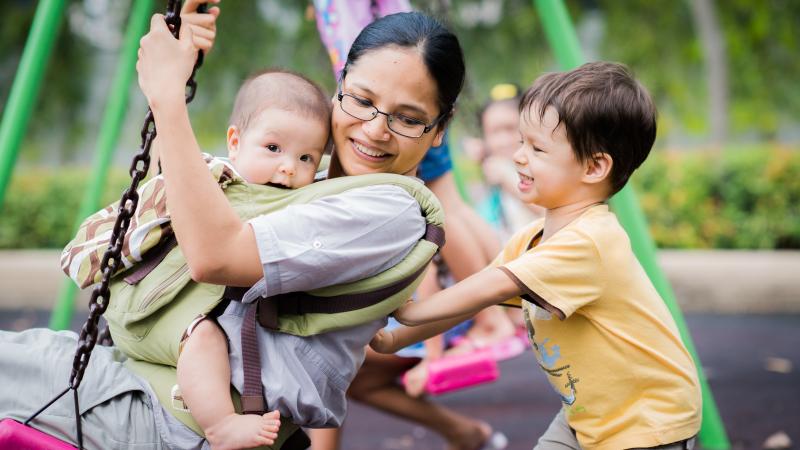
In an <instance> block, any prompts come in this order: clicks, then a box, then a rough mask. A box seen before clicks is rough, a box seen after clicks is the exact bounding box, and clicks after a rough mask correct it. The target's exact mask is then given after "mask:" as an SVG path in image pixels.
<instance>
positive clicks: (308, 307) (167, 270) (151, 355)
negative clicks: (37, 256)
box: [62, 160, 444, 448]
mask: <svg viewBox="0 0 800 450" xmlns="http://www.w3.org/2000/svg"><path fill="white" fill-rule="evenodd" d="M207 162H209V168H210V169H211V172H212V174H213V175H214V176H215V177H216V178H217V180H218V181H219V182H220V185H221V186H222V188H223V189H224V192H225V195H226V197H227V199H228V201H229V202H230V204H231V205H232V206H233V208H234V210H235V211H236V212H237V213H238V215H239V216H240V218H241V219H242V220H249V219H251V218H254V217H257V216H260V215H264V214H268V213H271V212H273V211H277V210H280V209H283V208H285V207H286V206H288V205H297V204H305V203H308V202H311V201H313V200H316V199H319V198H322V197H326V196H329V195H335V194H338V193H342V192H345V191H348V190H350V189H355V188H359V187H365V186H372V185H386V184H389V185H395V186H399V187H401V188H403V189H405V190H406V191H407V192H408V193H409V194H410V195H412V196H413V197H414V198H415V199H416V200H417V202H418V203H419V205H420V208H421V210H422V213H423V216H424V217H425V220H426V222H427V232H426V234H425V236H423V238H422V239H420V241H419V242H418V243H417V245H416V246H415V247H414V248H413V249H412V250H411V252H410V253H409V254H408V255H407V256H406V257H405V258H404V259H403V260H402V261H401V262H400V263H398V264H396V265H395V266H393V267H391V268H390V269H387V270H385V271H383V272H381V273H379V274H377V275H375V276H372V277H369V278H366V279H363V280H360V281H357V282H353V283H346V284H342V285H337V286H331V287H325V288H321V289H316V290H314V291H310V292H306V293H290V294H282V295H279V296H275V297H271V298H268V299H264V298H262V299H259V300H258V301H257V307H255V306H254V307H251V308H250V311H251V312H252V314H248V315H252V316H253V317H255V315H256V314H257V315H258V321H259V323H260V324H261V325H262V326H266V327H268V328H271V329H274V330H276V331H279V332H284V333H290V334H294V335H298V336H310V335H315V334H320V333H325V332H329V331H333V330H338V329H342V328H348V327H352V326H356V325H359V324H363V323H367V322H370V321H373V320H376V319H379V318H382V317H386V316H387V315H389V314H390V313H391V312H393V311H394V310H395V309H397V308H398V307H399V306H401V305H402V304H403V303H404V302H405V301H406V300H408V299H409V298H410V297H411V295H412V293H413V291H414V290H415V289H416V287H417V285H418V284H419V282H420V281H421V278H422V275H423V273H424V270H425V268H426V267H427V264H428V262H429V261H430V260H431V258H432V257H433V255H434V254H435V253H436V251H437V250H438V248H439V246H440V245H442V244H443V237H444V236H443V231H442V224H443V213H442V209H441V205H440V204H439V202H438V200H437V199H436V197H435V196H434V195H433V194H432V193H431V192H430V191H429V190H428V189H427V188H426V187H425V186H424V185H423V184H422V183H420V182H419V181H417V180H414V179H412V178H410V177H406V176H401V175H394V174H369V175H359V176H348V177H341V178H335V179H330V180H324V181H320V182H316V183H313V184H311V185H309V186H306V187H303V188H300V189H295V190H286V189H279V188H275V187H270V186H262V185H253V184H247V183H244V181H243V180H242V179H241V178H239V177H238V176H237V175H235V173H233V172H232V171H231V170H230V167H228V166H227V165H226V164H224V163H220V160H207ZM159 181H160V180H159V179H154V180H151V182H149V183H148V184H146V185H145V186H143V187H142V188H141V189H140V190H141V191H143V193H142V196H141V200H140V204H141V205H142V206H141V207H140V208H139V209H140V210H141V211H140V210H137V215H136V216H135V217H134V219H133V220H132V222H131V230H130V231H129V232H128V233H127V234H126V239H125V242H126V249H125V252H123V253H124V255H123V256H124V257H125V258H124V262H125V264H124V265H125V266H126V267H124V268H122V269H121V270H120V272H121V273H119V274H118V275H116V276H115V278H114V279H113V281H112V283H111V285H110V288H111V297H110V303H109V306H108V309H107V310H106V312H105V316H104V317H105V318H106V320H107V321H108V324H109V329H110V331H111V335H112V337H113V339H114V343H115V345H116V346H117V347H118V348H119V349H120V350H122V351H123V352H124V353H125V354H126V355H128V356H129V357H130V359H129V360H128V361H127V362H126V364H127V365H128V366H129V368H130V369H132V370H133V371H134V372H136V373H137V374H138V375H140V376H141V377H143V378H144V379H146V380H148V381H149V382H150V384H151V386H152V388H153V389H154V390H155V392H156V395H157V396H158V397H159V400H160V401H161V403H162V404H163V405H165V406H167V408H168V409H169V405H173V406H175V407H174V408H173V409H171V410H170V412H171V413H173V415H174V416H175V417H176V418H178V419H179V420H180V421H181V422H183V423H185V424H186V425H187V426H189V427H190V428H192V429H193V430H195V431H196V432H198V433H201V434H202V430H201V429H200V427H199V426H198V425H197V423H196V422H195V421H194V420H193V418H192V417H191V415H190V414H189V413H188V412H184V411H181V410H180V408H179V407H178V406H176V405H175V398H174V396H173V395H172V392H171V390H172V388H173V386H174V385H176V371H175V365H176V364H177V359H178V353H179V344H180V341H181V337H182V335H183V333H184V331H185V330H186V329H187V328H188V327H189V325H190V324H191V323H192V322H193V321H194V320H195V319H196V318H197V317H198V316H199V315H201V314H208V313H210V312H212V310H214V308H215V307H217V306H218V305H219V304H220V303H221V302H222V301H223V299H230V298H231V297H232V295H231V294H235V291H237V290H236V289H234V290H232V289H228V290H227V292H226V287H225V286H219V285H211V284H205V283H197V282H194V281H192V279H191V277H190V274H189V270H188V266H187V264H186V260H185V259H184V257H183V254H182V253H181V250H180V248H179V247H177V246H175V245H174V244H175V241H174V235H173V234H172V232H171V227H170V225H169V220H168V213H167V212H166V201H165V199H164V197H163V180H162V181H161V183H160V184H159ZM148 208H149V209H148ZM115 210H116V205H111V206H110V207H109V208H106V209H105V210H103V211H100V212H98V213H96V214H95V215H93V216H92V217H90V218H89V219H87V220H86V221H85V222H84V224H83V225H82V226H81V231H80V232H79V234H78V236H77V237H76V238H75V239H74V240H73V242H71V243H70V244H69V245H68V247H67V248H66V249H65V250H64V254H63V255H62V267H63V268H64V270H65V271H66V272H67V274H68V275H70V276H71V277H72V278H73V279H74V280H76V282H77V283H78V284H79V285H86V284H91V283H92V282H96V281H97V280H99V277H100V275H101V274H99V273H96V271H93V267H94V266H96V265H97V264H94V265H93V263H96V262H97V261H96V260H97V258H96V255H94V258H93V257H92V256H93V254H92V252H98V253H97V254H102V251H103V250H104V247H103V245H102V236H104V228H108V227H109V226H111V225H113V220H111V217H110V216H111V215H113V213H112V212H113V211H115ZM104 211H105V214H104ZM161 219H166V220H161ZM320 220H324V218H320ZM144 224H148V225H144ZM152 224H156V225H157V226H152ZM148 227H150V228H148ZM98 236H99V238H98ZM87 255H88V256H87ZM79 256H80V257H79ZM238 291H239V292H238V294H236V295H233V297H237V296H238V295H240V294H241V293H242V292H243V290H241V289H238ZM254 305H255V304H254ZM253 321H254V319H253ZM247 328H248V327H247V323H245V326H244V327H243V330H246V329H247ZM244 334H245V332H244V331H243V335H244ZM231 338H234V337H231ZM244 356H245V360H247V355H244ZM245 364H247V361H246V362H245ZM251 364H252V363H251ZM245 369H246V368H245ZM245 373H247V370H245ZM252 378H253V377H251V380H250V383H249V386H251V387H250V388H248V380H247V376H246V377H245V392H244V396H243V400H244V401H245V405H244V408H243V409H244V410H245V411H248V412H254V411H259V410H263V400H262V399H263V395H262V394H261V391H260V389H261V382H260V375H259V376H258V378H257V380H256V381H253V379H252ZM253 383H256V384H257V387H258V389H259V391H258V393H256V394H255V395H253V394H254V393H253V392H252V389H253V388H252V386H253ZM248 389H250V390H251V392H250V393H248ZM232 393H233V394H236V393H235V392H232ZM267 395H269V394H268V393H267ZM254 399H256V400H257V401H256V403H254V404H250V402H252V401H253V400H254ZM258 401H261V405H259V404H258ZM234 402H235V403H236V404H237V410H238V408H239V404H238V402H239V399H238V396H237V395H234ZM259 406H262V407H261V408H259ZM295 430H296V426H294V425H293V424H291V423H289V421H288V420H284V421H282V426H281V432H280V434H279V439H278V441H276V444H275V445H274V448H281V445H282V443H283V441H285V440H286V438H288V437H289V435H291V434H292V433H293V432H294V431H295Z"/></svg>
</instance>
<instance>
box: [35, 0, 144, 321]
mask: <svg viewBox="0 0 800 450" xmlns="http://www.w3.org/2000/svg"><path fill="white" fill-rule="evenodd" d="M152 10H153V0H135V1H134V3H133V9H132V10H131V12H130V17H129V19H128V27H127V29H126V31H125V39H124V43H123V46H122V51H121V54H120V59H119V63H118V65H117V71H116V73H115V75H114V80H113V82H112V83H111V90H110V97H109V100H108V103H107V104H106V108H105V111H104V112H103V120H102V122H101V125H100V134H99V136H98V138H97V144H96V148H95V161H94V167H93V169H92V175H91V178H90V181H89V186H88V187H87V189H86V192H85V193H84V197H83V201H82V203H81V208H80V211H79V213H78V217H77V218H76V223H75V226H74V228H73V229H75V230H77V228H78V226H79V225H80V224H81V221H82V220H83V219H84V218H86V217H88V216H89V215H90V214H92V213H93V212H95V211H96V210H97V208H98V207H99V203H100V197H101V195H102V193H103V188H104V187H105V185H106V181H107V179H108V168H109V166H110V164H111V159H112V156H113V155H114V148H115V147H116V144H117V139H118V138H119V134H120V130H121V128H122V122H123V120H124V119H125V111H126V108H127V106H128V98H129V94H130V86H131V81H132V79H133V75H134V73H135V67H136V57H137V51H138V49H139V38H141V36H142V34H144V32H145V30H146V29H147V24H148V23H149V20H150V13H151V11H152ZM76 292H77V288H76V286H75V284H74V283H73V282H72V280H70V279H66V280H64V283H63V284H62V286H61V291H60V293H59V297H58V301H57V303H56V305H55V307H54V309H53V313H52V315H51V316H50V328H52V329H55V330H63V329H67V328H69V324H70V320H71V318H72V313H73V309H74V306H75V294H76Z"/></svg>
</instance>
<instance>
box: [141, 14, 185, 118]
mask: <svg viewBox="0 0 800 450" xmlns="http://www.w3.org/2000/svg"><path fill="white" fill-rule="evenodd" d="M196 60H197V49H196V48H195V46H194V44H193V43H192V30H191V27H181V30H180V39H175V38H174V37H173V36H172V34H171V33H170V31H169V28H168V27H167V24H166V22H165V21H164V16H163V15H161V14H155V15H154V16H153V17H152V19H150V32H148V33H147V34H146V35H145V36H144V37H143V38H142V39H141V40H140V41H139V60H138V61H137V62H136V70H137V72H138V73H139V86H140V87H141V88H142V92H143V93H144V95H145V97H147V101H148V103H149V104H150V107H151V108H155V106H156V105H157V104H159V103H162V102H163V103H168V102H175V101H177V102H180V103H181V104H182V103H183V102H184V95H185V89H186V80H188V79H189V76H190V75H191V74H192V70H193V69H194V63H195V61H196Z"/></svg>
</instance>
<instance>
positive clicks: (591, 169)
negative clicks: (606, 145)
mask: <svg viewBox="0 0 800 450" xmlns="http://www.w3.org/2000/svg"><path fill="white" fill-rule="evenodd" d="M613 166H614V160H613V159H611V155H609V154H608V153H595V154H594V155H592V157H591V158H590V159H589V160H588V161H586V164H585V171H584V173H583V181H584V182H586V183H589V184H595V183H600V182H603V181H605V180H608V179H609V177H610V176H611V168H612V167H613Z"/></svg>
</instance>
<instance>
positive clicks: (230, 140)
mask: <svg viewBox="0 0 800 450" xmlns="http://www.w3.org/2000/svg"><path fill="white" fill-rule="evenodd" d="M227 145H228V158H230V159H231V160H233V159H236V155H237V153H239V128H237V127H236V125H231V126H229V127H228V133H227Z"/></svg>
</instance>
